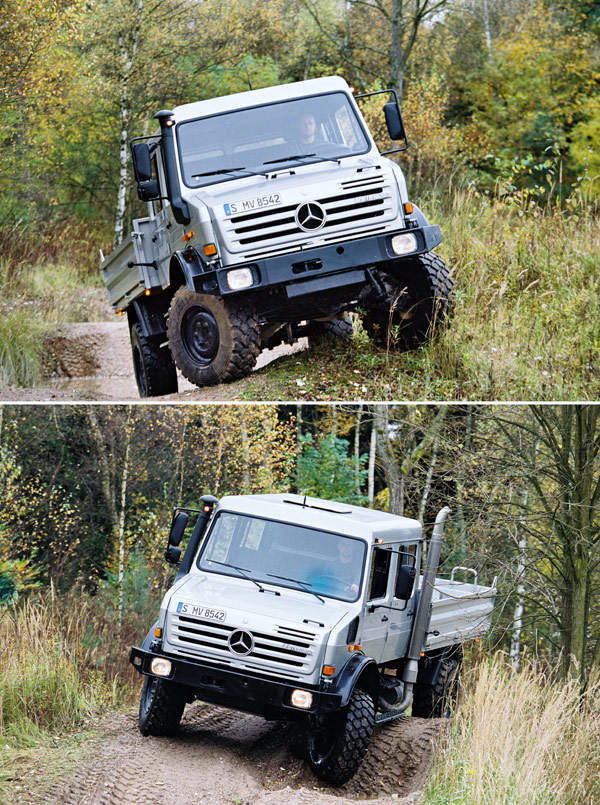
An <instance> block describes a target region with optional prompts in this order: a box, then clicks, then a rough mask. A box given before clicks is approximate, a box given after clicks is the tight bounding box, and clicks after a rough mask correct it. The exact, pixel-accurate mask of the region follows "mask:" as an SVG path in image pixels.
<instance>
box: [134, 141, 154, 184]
mask: <svg viewBox="0 0 600 805" xmlns="http://www.w3.org/2000/svg"><path fill="white" fill-rule="evenodd" d="M131 158H132V161H133V172H134V173H135V180H136V182H138V183H139V182H148V181H150V179H152V161H151V159H150V146H149V145H148V143H134V144H133V145H132V146H131Z"/></svg>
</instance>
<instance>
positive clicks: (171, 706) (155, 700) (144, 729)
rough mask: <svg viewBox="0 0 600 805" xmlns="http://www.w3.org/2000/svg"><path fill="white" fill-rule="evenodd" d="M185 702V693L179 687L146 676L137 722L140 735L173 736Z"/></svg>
mask: <svg viewBox="0 0 600 805" xmlns="http://www.w3.org/2000/svg"><path fill="white" fill-rule="evenodd" d="M185 702H186V693H185V690H184V688H182V687H181V686H180V685H176V684H175V683H173V682H166V681H165V680H163V679H156V677H153V676H147V677H146V678H145V679H144V687H143V688H142V696H141V699H140V712H139V721H138V723H139V728H140V732H141V733H142V735H174V734H175V733H176V732H177V727H178V726H179V722H180V721H181V716H182V715H183V710H184V708H185Z"/></svg>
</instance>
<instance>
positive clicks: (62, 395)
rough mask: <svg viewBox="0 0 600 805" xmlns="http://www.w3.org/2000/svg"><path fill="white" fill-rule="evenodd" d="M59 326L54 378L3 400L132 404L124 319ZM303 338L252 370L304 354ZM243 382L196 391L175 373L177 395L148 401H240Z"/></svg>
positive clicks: (9, 392) (262, 358)
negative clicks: (121, 401)
mask: <svg viewBox="0 0 600 805" xmlns="http://www.w3.org/2000/svg"><path fill="white" fill-rule="evenodd" d="M114 319H115V317H114V316H113V319H112V320H111V321H99V322H86V323H82V324H67V325H64V326H63V327H62V328H61V329H60V332H57V333H56V334H55V335H53V336H52V337H49V338H47V339H46V343H45V345H44V346H45V351H46V354H47V361H48V365H52V366H54V367H55V372H54V376H53V377H51V378H49V379H48V380H46V381H44V382H43V383H42V384H41V385H39V386H37V387H35V388H17V387H9V388H7V389H0V401H2V400H28V401H31V400H49V401H50V400H51V401H64V400H119V401H120V400H127V401H129V400H131V401H139V400H140V396H139V394H138V390H137V385H136V382H135V376H134V374H133V362H132V358H131V347H130V344H129V330H128V326H127V321H126V319H124V318H123V319H118V320H116V321H115V320H114ZM305 347H306V339H302V340H301V341H299V342H297V343H296V344H294V345H293V346H289V345H288V344H282V345H280V346H278V347H275V349H271V350H264V351H263V352H261V354H260V355H259V356H258V360H257V363H256V367H255V369H254V371H261V370H262V369H263V367H265V366H267V365H268V364H269V363H271V362H272V361H275V360H277V359H278V358H280V357H282V356H284V355H289V354H290V353H292V352H297V351H298V350H301V349H304V348H305ZM246 382H247V381H246V380H245V379H242V380H237V381H236V382H234V383H225V384H221V385H219V386H210V387H207V388H202V389H200V388H197V387H196V386H194V385H193V384H192V383H189V382H188V381H187V380H186V379H185V378H184V377H183V376H182V375H181V373H178V383H179V393H178V394H169V395H167V396H165V397H153V398H152V400H153V401H158V402H160V401H164V402H187V401H206V402H210V401H214V402H219V401H223V400H235V399H239V397H240V395H241V393H242V392H243V391H244V388H245V384H246Z"/></svg>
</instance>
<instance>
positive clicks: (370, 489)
mask: <svg viewBox="0 0 600 805" xmlns="http://www.w3.org/2000/svg"><path fill="white" fill-rule="evenodd" d="M376 453H377V428H376V427H375V417H374V416H373V422H372V423H371V441H370V443H369V472H368V479H367V495H368V497H369V505H370V506H372V505H373V501H374V500H375V456H376Z"/></svg>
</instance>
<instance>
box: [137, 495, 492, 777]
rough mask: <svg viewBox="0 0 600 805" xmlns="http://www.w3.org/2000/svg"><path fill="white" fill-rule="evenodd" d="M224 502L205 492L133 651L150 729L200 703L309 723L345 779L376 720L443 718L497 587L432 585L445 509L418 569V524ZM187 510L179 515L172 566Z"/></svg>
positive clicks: (143, 724)
mask: <svg viewBox="0 0 600 805" xmlns="http://www.w3.org/2000/svg"><path fill="white" fill-rule="evenodd" d="M215 504H217V500H216V498H213V497H212V496H210V495H208V496H205V497H203V498H202V510H201V511H200V512H199V513H198V517H197V520H196V523H195V525H194V528H193V531H192V533H191V536H190V538H189V542H188V544H187V548H186V551H185V554H184V556H183V559H182V560H181V563H180V564H179V571H178V573H177V577H176V580H175V583H174V584H173V586H172V587H171V589H170V590H169V591H168V592H167V594H166V595H165V597H164V599H163V602H162V605H161V609H160V613H159V616H158V620H157V621H156V623H155V624H154V625H153V626H152V628H151V630H150V632H149V633H148V635H147V637H146V639H145V640H144V642H143V643H142V645H141V647H139V648H137V647H136V648H133V649H132V651H131V656H130V659H131V662H132V663H133V665H134V666H135V667H136V668H137V670H138V671H140V672H141V673H142V674H144V675H145V681H144V686H143V691H142V697H141V702H140V713H139V726H140V730H141V732H142V733H143V734H144V735H172V734H173V733H174V732H175V731H176V730H177V727H178V724H179V722H180V720H181V717H182V714H183V710H184V707H185V704H186V702H191V701H193V700H195V699H200V700H202V701H206V702H212V703H215V704H219V705H223V706H225V707H231V708H235V709H238V710H242V711H246V712H250V713H257V714H260V715H262V716H264V717H265V718H267V719H284V720H285V719H287V720H296V721H301V722H302V723H303V726H304V728H305V734H306V736H307V746H306V751H307V758H308V762H309V764H310V766H311V768H312V769H313V771H314V773H315V774H316V775H317V777H319V778H320V779H322V780H324V781H326V782H328V783H330V784H332V785H342V784H343V783H345V782H346V781H348V780H349V779H350V778H351V777H352V775H353V774H354V773H355V772H356V770H357V768H358V766H359V765H360V762H361V760H362V758H363V756H364V754H365V752H366V751H367V748H368V746H369V741H370V739H371V735H372V733H373V729H374V726H375V724H376V723H378V722H380V721H386V720H388V719H393V718H398V717H400V716H401V715H403V714H404V713H405V712H406V711H407V710H408V708H409V707H411V706H412V714H413V715H414V716H421V717H429V716H440V715H444V714H445V713H446V710H447V708H448V703H449V701H451V699H452V696H453V693H454V692H455V686H456V681H457V675H458V671H459V667H460V662H461V646H462V643H463V642H464V641H465V640H467V639H471V638H475V637H478V636H480V635H483V634H485V633H486V631H487V630H488V629H489V626H490V621H491V616H492V610H493V607H494V598H495V595H496V582H495V580H494V583H493V584H492V586H491V587H483V586H481V585H480V584H478V583H477V577H475V579H474V582H473V583H466V582H460V581H458V580H455V578H454V575H455V570H458V568H455V570H454V571H452V575H451V577H450V579H441V578H438V577H437V576H436V573H437V570H438V565H439V558H440V550H441V546H442V538H443V524H444V520H445V519H446V516H447V514H448V512H449V509H447V508H446V509H442V511H441V512H440V513H439V515H438V517H437V519H436V523H435V527H434V529H433V535H432V538H431V541H430V544H429V548H428V551H427V560H426V565H425V568H424V570H423V571H422V570H421V564H422V554H423V533H422V528H421V525H420V523H419V522H417V521H416V520H410V519H408V518H406V517H398V516H396V515H391V514H387V513H386V512H380V511H374V510H372V509H365V508H360V507H358V506H351V505H345V504H340V503H333V502H329V501H326V500H318V499H313V498H303V497H301V496H298V495H281V494H280V495H243V496H235V497H234V496H231V497H224V498H222V499H221V501H220V502H218V505H216V507H215ZM213 509H214V510H213ZM191 511H192V510H178V509H176V510H175V513H174V516H173V522H172V526H171V533H170V535H169V544H168V547H167V551H166V554H165V556H166V558H167V559H168V560H169V561H170V562H172V563H174V564H177V563H179V561H180V558H181V548H180V547H179V545H180V544H181V539H182V536H183V533H184V530H185V528H186V524H187V523H188V518H189V514H190V513H191ZM205 534H206V536H204V535H205ZM460 570H461V571H464V570H467V568H460ZM473 572H474V571H473ZM301 732H302V730H301Z"/></svg>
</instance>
